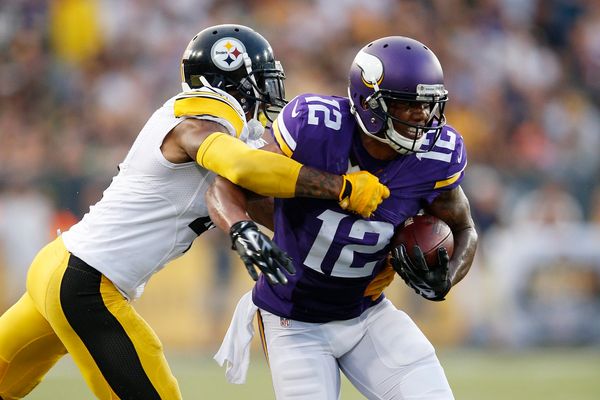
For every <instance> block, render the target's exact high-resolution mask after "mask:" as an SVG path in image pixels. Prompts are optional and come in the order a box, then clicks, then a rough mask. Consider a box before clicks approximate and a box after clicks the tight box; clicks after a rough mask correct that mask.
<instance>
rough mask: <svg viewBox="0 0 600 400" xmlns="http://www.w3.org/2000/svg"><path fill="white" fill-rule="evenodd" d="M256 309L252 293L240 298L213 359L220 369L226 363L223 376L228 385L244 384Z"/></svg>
mask: <svg viewBox="0 0 600 400" xmlns="http://www.w3.org/2000/svg"><path fill="white" fill-rule="evenodd" d="M257 310H258V307H256V305H254V303H253V302H252V292H251V291H250V292H248V293H246V294H245V295H243V296H242V298H241V299H240V301H239V302H238V304H237V306H236V307H235V311H234V313H233V317H232V319H231V324H230V325H229V328H228V329H227V333H226V334H225V337H224V338H223V343H222V344H221V347H220V348H219V351H217V354H215V356H214V357H213V358H214V359H215V361H216V362H217V363H218V364H219V365H220V366H221V367H222V366H223V364H225V363H227V368H226V370H225V376H226V377H227V381H228V382H229V383H237V384H240V383H244V382H246V374H247V372H248V366H249V365H250V343H251V342H252V338H253V337H254V325H253V323H252V322H253V320H254V315H255V314H256V311H257Z"/></svg>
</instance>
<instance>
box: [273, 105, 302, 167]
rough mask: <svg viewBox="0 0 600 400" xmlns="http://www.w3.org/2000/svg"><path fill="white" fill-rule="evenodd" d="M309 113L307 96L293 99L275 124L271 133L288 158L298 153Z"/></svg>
mask: <svg viewBox="0 0 600 400" xmlns="http://www.w3.org/2000/svg"><path fill="white" fill-rule="evenodd" d="M307 111H308V107H307V105H306V96H305V95H300V96H297V97H295V98H294V99H292V101H290V102H289V103H288V104H287V105H286V106H285V107H284V108H283V110H281V112H280V113H279V115H278V116H277V119H276V120H275V121H274V122H273V126H272V127H271V132H272V133H273V137H274V138H275V142H276V143H277V145H278V146H279V148H280V149H281V151H282V152H283V154H285V155H286V156H288V157H293V155H294V152H295V151H296V147H297V146H298V140H299V135H300V132H301V130H302V126H304V124H305V122H306V118H307Z"/></svg>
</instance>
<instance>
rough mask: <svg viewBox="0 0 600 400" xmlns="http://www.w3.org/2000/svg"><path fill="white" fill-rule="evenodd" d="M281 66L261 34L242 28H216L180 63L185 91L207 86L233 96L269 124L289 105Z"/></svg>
mask: <svg viewBox="0 0 600 400" xmlns="http://www.w3.org/2000/svg"><path fill="white" fill-rule="evenodd" d="M284 79H285V74H284V72H283V68H282V66H281V63H280V62H279V61H277V60H275V58H274V56H273V49H272V48H271V45H270V44H269V42H267V40H266V39H265V38H264V37H263V36H262V35H260V34H259V33H258V32H256V31H254V30H253V29H251V28H248V27H246V26H243V25H234V24H226V25H216V26H212V27H210V28H206V29H204V30H202V31H201V32H199V33H198V34H197V35H196V36H194V38H193V39H192V40H191V41H190V43H189V44H188V46H187V48H186V49H185V52H184V53H183V57H182V60H181V80H182V86H183V89H184V90H190V89H194V88H199V87H202V86H206V85H207V84H208V85H210V86H213V87H216V88H219V89H221V90H224V91H226V92H227V93H229V94H231V95H232V96H234V97H235V98H236V99H237V100H238V101H239V102H240V104H241V105H242V108H243V110H244V111H245V112H246V113H249V114H251V117H253V118H259V113H260V112H262V113H264V115H265V116H266V117H267V119H268V120H269V121H271V122H272V121H273V119H274V118H275V117H276V114H277V113H278V112H279V111H280V110H281V108H282V107H283V106H284V105H285V104H286V101H285V89H284V86H283V80H284Z"/></svg>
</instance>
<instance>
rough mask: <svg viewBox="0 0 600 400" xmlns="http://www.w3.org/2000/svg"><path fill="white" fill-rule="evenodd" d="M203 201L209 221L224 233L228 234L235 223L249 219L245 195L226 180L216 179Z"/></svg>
mask: <svg viewBox="0 0 600 400" xmlns="http://www.w3.org/2000/svg"><path fill="white" fill-rule="evenodd" d="M205 199H206V206H207V207H208V215H209V216H210V219H211V220H212V222H213V223H214V224H215V225H216V226H217V227H218V228H219V229H221V230H223V231H224V232H229V229H230V228H231V226H232V225H233V224H235V223H236V222H238V221H243V220H249V219H250V217H249V216H248V214H247V213H246V209H247V198H246V194H245V193H244V191H243V190H242V189H240V188H239V187H237V186H236V185H234V184H233V183H231V182H230V181H228V180H227V179H224V178H221V177H217V178H216V179H215V181H214V182H213V184H212V185H211V186H210V187H209V188H208V190H207V192H206V196H205Z"/></svg>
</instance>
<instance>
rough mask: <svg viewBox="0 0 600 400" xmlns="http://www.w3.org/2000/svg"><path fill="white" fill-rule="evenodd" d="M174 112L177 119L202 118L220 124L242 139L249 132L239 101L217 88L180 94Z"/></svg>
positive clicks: (176, 98)
mask: <svg viewBox="0 0 600 400" xmlns="http://www.w3.org/2000/svg"><path fill="white" fill-rule="evenodd" d="M173 112H174V114H175V117H177V118H185V117H188V118H190V117H191V118H200V119H208V120H211V121H214V122H217V123H220V124H221V125H224V126H225V127H226V128H227V129H228V130H229V131H230V134H232V135H234V136H235V137H237V138H241V139H243V136H244V133H245V132H246V130H247V128H246V129H245V126H246V118H245V115H244V112H243V110H242V108H241V106H240V105H239V103H238V102H237V100H235V98H233V97H232V96H231V95H229V94H227V93H225V92H223V91H222V90H219V89H216V88H204V87H203V88H200V89H197V90H192V91H190V92H184V93H180V94H179V95H178V96H176V97H175V103H174V106H173ZM246 136H247V132H246Z"/></svg>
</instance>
